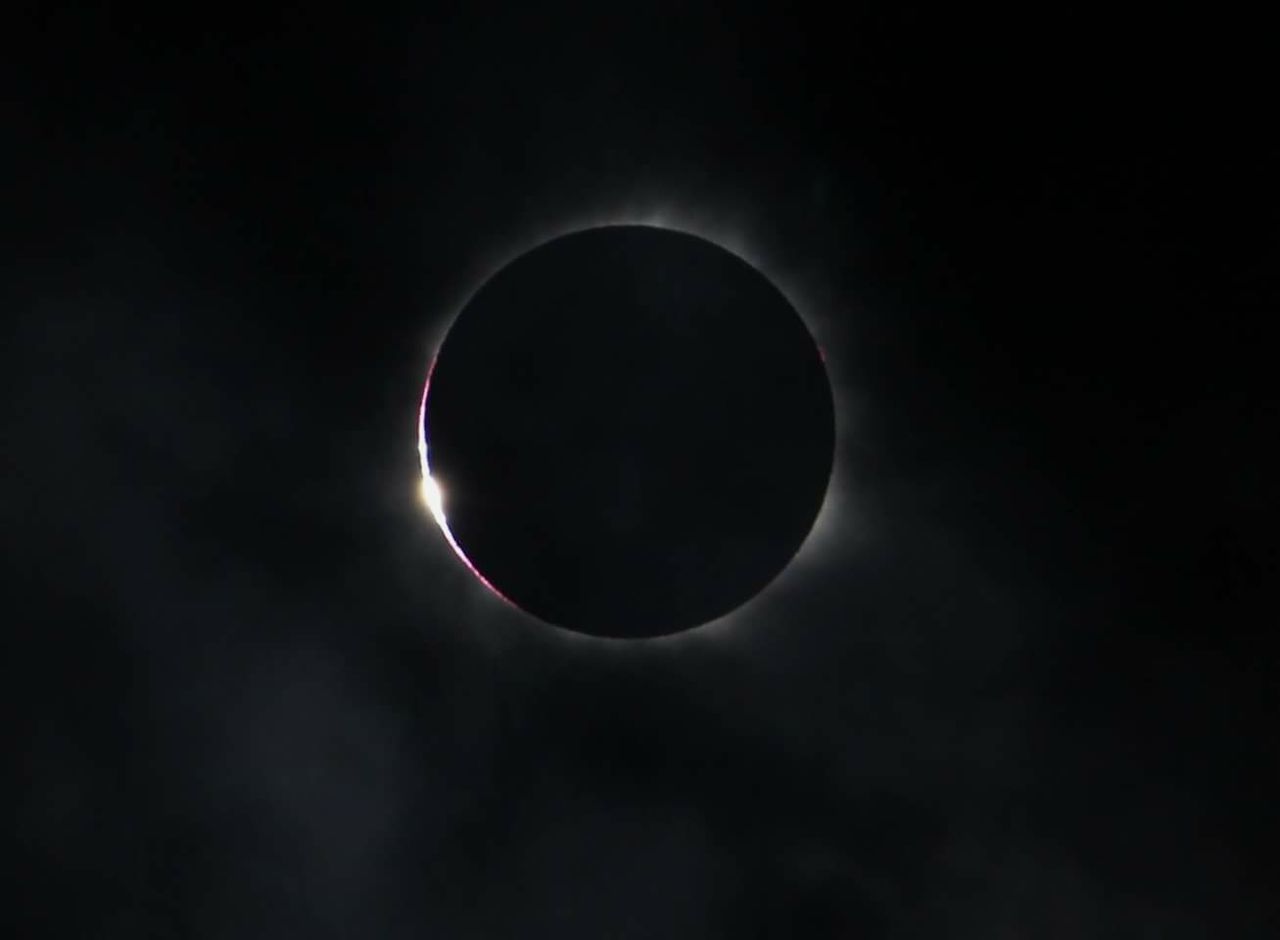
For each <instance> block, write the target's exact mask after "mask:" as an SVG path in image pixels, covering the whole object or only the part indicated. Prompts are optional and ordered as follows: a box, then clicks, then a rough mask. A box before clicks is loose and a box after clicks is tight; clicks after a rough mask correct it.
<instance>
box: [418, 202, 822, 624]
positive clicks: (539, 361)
mask: <svg viewBox="0 0 1280 940" xmlns="http://www.w3.org/2000/svg"><path fill="white" fill-rule="evenodd" d="M419 423H420V438H419V444H420V450H421V455H422V462H423V473H424V479H423V487H424V495H425V496H426V498H427V501H428V503H429V505H430V506H431V509H432V511H433V514H434V515H435V517H436V519H437V521H438V522H439V523H440V526H441V529H442V531H443V533H444V535H445V537H446V538H447V539H448V541H449V543H450V544H451V545H452V547H453V548H454V550H455V551H456V552H457V554H458V555H459V557H460V558H461V559H462V560H463V561H464V562H465V563H466V564H467V566H468V567H469V568H470V569H471V570H472V571H473V572H474V573H475V574H476V575H477V577H478V578H480V580H481V581H482V582H483V583H484V584H485V585H486V586H488V587H489V588H490V589H491V590H493V591H494V592H495V593H497V594H499V595H501V596H502V597H503V598H505V599H506V600H508V601H509V602H510V603H512V604H514V605H515V606H517V607H519V608H520V609H522V610H524V611H526V612H527V613H529V614H531V615H533V616H535V617H537V618H539V619H541V620H544V621H546V622H549V623H552V624H555V625H558V626H561V627H564V628H567V629H569V630H572V631H575V632H579V633H585V634H591V635H596V636H607V637H636V638H639V637H652V636H660V635H664V634H670V633H675V632H679V631H681V630H685V629H688V628H690V627H694V626H697V625H699V624H702V623H706V622H707V621H710V620H713V619H716V618H718V617H722V616H724V615H725V614H728V613H730V612H731V611H733V610H735V609H736V608H738V607H739V606H741V605H742V604H743V603H745V602H746V601H748V600H750V599H751V598H752V597H754V596H755V595H757V594H758V593H759V592H760V591H761V590H762V589H763V588H765V587H766V586H767V585H768V584H769V583H770V582H771V581H772V580H773V579H774V578H775V577H776V576H777V575H778V574H779V573H780V572H781V571H782V570H783V569H784V568H785V567H786V566H787V564H788V562H789V561H791V559H792V558H793V557H794V556H795V554H796V552H797V551H798V550H799V548H800V546H801V544H802V543H803V542H804V540H805V537H806V536H807V535H808V533H809V531H810V529H811V528H812V526H813V524H814V520H815V519H816V517H817V515H818V512H819V510H820V509H821V506H822V502H823V498H824V496H825V494H826V489H827V485H828V482H829V479H830V476H831V469H832V460H833V453H834V445H835V420H834V402H833V397H832V391H831V386H830V383H829V381H828V378H827V374H826V370H825V368H824V364H823V361H822V355H821V352H820V349H819V347H818V345H817V344H816V342H815V341H814V338H813V337H812V336H811V335H810V333H809V331H808V329H807V328H806V326H805V323H804V322H803V320H802V319H801V318H800V316H799V315H798V314H797V312H796V311H795V310H794V309H793V308H792V306H791V304H790V303H789V302H788V300H787V299H786V297H785V296H784V295H783V294H782V293H781V292H780V291H779V290H778V289H777V288H776V287H775V286H774V285H773V284H772V283H771V282H770V281H769V279H768V278H767V277H765V275H764V274H762V273H761V272H760V271H758V270H756V269H755V268H754V267H752V266H751V265H750V264H749V263H747V262H746V261H745V260H743V259H742V258H740V257H738V256H737V255H735V254H733V253H731V252H729V251H727V250H726V249H724V248H721V247H720V246H718V245H716V244H714V243H712V242H710V241H707V240H705V239H703V238H700V237H698V236H695V235H691V234H688V233H684V232H679V231H673V230H670V229H664V228H656V227H650V226H643V225H617V226H605V227H601V228H591V229H586V230H583V231H578V232H574V233H571V234H568V235H563V236H560V237H558V238H555V239H553V240H551V241H549V242H545V243H543V244H541V245H539V246H537V247H535V248H533V249H532V250H530V251H528V252H526V253H525V254H523V255H521V256H519V257H517V258H516V259H515V260H513V261H511V262H510V263H509V264H507V265H506V266H505V267H503V268H501V269H500V270H498V271H497V272H496V273H495V274H494V275H493V276H492V277H490V278H489V279H488V280H487V281H486V282H485V283H484V284H483V285H482V286H481V287H480V289H479V290H478V291H477V292H476V293H475V294H474V295H473V296H472V297H471V299H470V300H469V301H468V302H467V303H466V304H465V306H464V307H463V309H462V310H461V312H460V313H459V314H458V316H457V318H456V319H455V321H454V322H453V324H452V325H451V326H450V328H449V330H448V332H447V333H446V335H445V338H444V341H443V342H442V343H441V345H440V347H439V350H438V351H437V353H436V356H435V358H434V360H433V362H432V366H431V370H430V374H429V376H428V379H427V385H426V389H425V390H424V393H423V399H422V409H421V415H420V422H419Z"/></svg>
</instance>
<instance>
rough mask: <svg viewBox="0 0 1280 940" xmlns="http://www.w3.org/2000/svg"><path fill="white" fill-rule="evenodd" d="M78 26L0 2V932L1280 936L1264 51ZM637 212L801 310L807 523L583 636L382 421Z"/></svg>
mask: <svg viewBox="0 0 1280 940" xmlns="http://www.w3.org/2000/svg"><path fill="white" fill-rule="evenodd" d="M77 6H78V9H77V10H76V11H75V12H70V11H59V10H56V9H50V8H48V5H39V6H37V5H32V6H31V8H29V9H27V10H26V11H23V12H19V13H16V14H14V13H9V14H6V17H7V18H9V20H10V22H8V23H7V24H5V25H4V26H0V37H3V38H0V47H3V48H0V62H2V63H3V65H0V70H3V71H4V73H5V74H3V75H0V78H3V79H4V81H3V86H2V87H3V89H4V90H3V93H0V119H2V120H0V127H2V128H3V132H2V133H3V135H4V139H3V146H2V147H0V170H2V171H3V173H2V175H0V219H2V220H3V221H2V224H0V238H3V248H4V250H3V252H2V253H0V264H3V270H2V271H0V307H2V308H3V311H4V346H3V349H4V353H5V357H6V365H5V368H4V373H3V375H4V382H5V394H4V398H3V407H4V409H5V415H4V417H5V424H4V426H5V438H4V441H5V447H4V457H5V486H4V488H3V490H2V491H0V492H2V493H3V506H4V517H3V519H4V523H3V528H4V534H5V537H6V539H7V545H6V561H7V565H6V568H7V569H8V570H7V575H8V577H7V581H8V582H9V586H8V589H7V593H8V594H9V596H10V598H11V600H10V603H9V607H10V609H11V611H12V612H13V614H12V616H11V617H8V618H6V620H7V621H8V623H7V629H6V636H7V638H8V642H9V648H8V651H7V656H6V662H7V663H8V665H9V670H10V676H9V681H8V686H9V689H10V691H11V695H12V701H11V704H10V714H11V715H12V716H13V729H12V732H11V735H10V740H13V741H15V742H16V750H17V758H18V759H17V761H16V775H17V784H18V786H17V796H16V798H15V799H14V802H13V804H12V805H13V808H14V819H13V824H12V826H11V831H12V833H13V838H12V840H11V845H12V850H13V852H14V853H15V855H16V858H17V861H18V877H17V878H16V879H15V881H14V883H15V885H16V886H17V887H18V888H19V891H20V894H21V898H22V903H20V904H19V905H18V906H17V907H16V908H15V909H14V910H15V911H16V913H17V915H18V916H19V918H20V919H21V920H22V921H23V922H24V923H25V926H24V927H23V928H22V929H21V930H19V931H17V932H16V933H15V934H14V935H15V936H23V937H58V938H62V937H67V938H73V937H74V938H79V937H89V936H93V937H111V938H114V937H122V938H123V937H128V938H139V937H153V936H154V937H196V938H219V940H221V938H228V940H230V938H236V940H246V938H255V937H264V938H265V937H270V938H279V937H315V938H330V937H332V938H354V937H380V938H389V940H399V938H409V937H420V936H436V937H447V938H458V940H462V938H473V937H474V938H503V937H522V938H531V937H556V938H575V937H592V938H599V937H619V938H620V937H668V938H673V940H674V938H685V937H690V938H718V937H726V938H727V937H733V938H750V937H761V938H764V937H769V938H773V937H813V938H826V937H831V938H843V937H893V938H899V937H911V938H914V937H956V938H968V937H973V938H996V937H1021V936H1043V937H1052V938H1056V937H1061V938H1077V937H1080V938H1094V937H1112V936H1115V937H1121V936H1123V937H1134V936H1138V937H1162V938H1163V937H1168V938H1200V937H1205V938H1208V937H1214V938H1217V937H1232V938H1251V937H1264V936H1272V935H1274V931H1275V928H1276V918H1277V910H1276V902H1275V900H1274V892H1272V891H1269V890H1268V889H1269V888H1270V887H1272V886H1273V884H1274V883H1275V881H1276V880H1277V872H1276V870H1275V869H1276V866H1275V853H1274V848H1273V845H1274V842H1273V840H1272V833H1271V830H1272V829H1273V828H1274V822H1275V819H1274V804H1273V797H1272V794H1273V793H1274V792H1276V790H1277V787H1278V786H1280V779H1277V775H1276V773H1275V769H1274V761H1275V733H1274V730H1273V727H1272V726H1273V725H1274V719H1275V716H1276V706H1277V700H1276V692H1275V689H1276V682H1275V664H1276V658H1275V655H1274V650H1275V643H1274V640H1273V639H1272V637H1271V634H1272V631H1273V625H1274V623H1275V622H1276V604H1275V582H1276V578H1275V572H1276V567H1277V555H1276V549H1275V542H1274V532H1275V529H1276V523H1277V521H1280V520H1278V519H1277V515H1278V512H1277V501H1276V494H1275V489H1276V488H1275V484H1274V480H1275V478H1276V475H1277V473H1276V471H1277V467H1276V465H1275V464H1276V462H1275V459H1274V457H1273V456H1271V455H1270V453H1269V451H1270V449H1271V448H1269V447H1268V446H1267V445H1268V444H1270V443H1273V441H1274V437H1275V427H1276V417H1277V416H1276V411H1277V408H1276V402H1277V398H1276V395H1275V392H1274V389H1273V386H1272V383H1271V381H1270V377H1269V376H1267V374H1266V373H1267V372H1268V371H1269V370H1270V369H1271V368H1272V367H1273V359H1274V347H1273V346H1272V345H1269V344H1267V343H1265V342H1264V340H1263V329H1262V325H1263V321H1264V320H1265V319H1266V315H1267V314H1274V312H1275V311H1276V308H1277V290H1276V287H1277V284H1276V277H1275V270H1276V263H1277V252H1276V246H1277V213H1276V208H1277V199H1276V196H1277V194H1276V182H1275V178H1274V176H1275V167H1276V165H1277V163H1278V162H1280V161H1278V157H1280V154H1278V153H1277V151H1276V148H1275V146H1274V144H1270V143H1268V142H1267V135H1266V133H1265V132H1266V130H1268V126H1267V125H1268V124H1271V123H1274V122H1273V121H1272V120H1270V117H1269V112H1268V109H1267V107H1266V105H1267V97H1268V96H1267V95H1266V94H1265V92H1264V91H1263V88H1264V87H1265V86H1264V84H1263V78H1264V75H1265V72H1266V70H1265V69H1264V59H1263V56H1262V55H1261V53H1262V52H1263V51H1264V50H1263V49H1262V48H1261V47H1262V43H1261V40H1262V37H1263V36H1264V35H1265V32H1264V30H1262V28H1261V26H1260V25H1259V24H1256V23H1249V22H1245V21H1241V20H1236V19H1232V18H1231V17H1229V16H1227V15H1226V14H1225V13H1223V14H1221V16H1220V17H1219V18H1218V19H1216V20H1212V21H1203V20H1192V19H1190V18H1188V19H1187V20H1186V21H1183V22H1172V21H1169V20H1167V19H1163V20H1161V19H1144V18H1140V17H1137V16H1135V17H1133V18H1132V20H1130V21H1125V20H1123V19H1122V18H1117V16H1116V14H1115V13H1114V11H1109V12H1108V13H1107V14H1106V15H1102V14H1097V15H1095V14H1094V13H1091V12H1089V11H1085V10H1082V9H1077V10H1076V11H1075V12H1070V11H1066V10H1055V11H1054V12H1053V13H1052V14H1050V13H1048V12H1039V8H1038V7H1037V8H1035V9H1036V10H1037V12H1028V11H1025V10H1024V11H1023V12H1021V13H1007V12H1004V13H1000V14H996V13H994V12H992V13H987V14H975V13H973V12H972V11H968V10H965V11H963V12H962V11H959V10H957V11H956V12H954V13H952V14H951V15H950V16H949V17H946V18H943V19H936V18H933V17H930V16H927V15H925V14H923V13H918V12H916V11H914V10H913V9H911V8H910V7H908V6H907V5H905V4H899V5H892V6H890V5H887V4H886V5H884V7H885V8H884V9H881V8H879V7H876V8H872V7H861V6H859V7H855V8H853V9H851V10H847V11H845V18H844V20H843V21H840V22H837V21H835V20H832V21H823V20H821V19H818V18H814V17H812V16H807V15H802V14H801V13H799V12H795V13H786V12H779V11H772V12H761V11H760V10H761V8H755V9H756V12H747V11H745V10H744V11H736V12H735V11H732V10H728V9H725V10H715V9H701V8H696V7H694V6H693V5H690V4H683V5H677V6H673V7H671V8H662V7H659V6H658V5H653V6H651V7H648V8H646V9H645V10H644V11H642V12H639V13H622V12H618V11H617V10H616V9H615V8H614V7H613V5H606V4H598V5H596V6H597V7H598V9H596V10H595V11H594V12H590V13H586V14H578V15H574V16H558V15H552V14H551V13H549V12H546V11H543V10H538V11H535V10H529V11H527V12H523V13H513V12H507V13H499V12H496V11H486V12H479V11H474V12H473V11H469V10H468V9H466V8H464V7H462V6H457V7H448V8H446V7H430V6H427V5H425V4H424V5H420V6H418V7H415V8H413V9H410V10H408V11H401V12H387V13H385V15H380V16H378V17H376V18H375V17H373V16H372V15H370V13H369V11H362V14H361V15H358V16H348V15H337V14H336V13H335V14H330V13H325V12H321V11H317V10H313V9H302V8H299V9H298V10H297V11H295V12H288V13H285V12H278V13H277V12H272V13H264V12H261V11H259V12H258V13H256V14H254V15H253V16H251V17H245V18H242V19H237V18H235V17H234V16H233V15H232V14H231V13H229V12H227V11H218V10H207V11H203V12H200V13H198V14H197V13H196V12H194V11H193V10H188V9H175V10H174V11H173V12H172V13H170V14H169V15H167V16H161V17H142V16H135V15H132V14H126V13H124V12H120V11H119V10H108V9H107V8H106V7H105V6H103V7H102V8H100V9H97V10H94V9H93V8H92V7H91V6H90V5H88V4H83V5H77ZM15 17H16V19H15ZM637 216H644V217H657V216H661V217H662V218H665V219H667V220H669V221H670V223H671V224H673V225H676V226H677V227H680V226H685V227H688V228H690V229H692V230H694V231H698V232H701V233H704V234H707V235H709V236H711V237H716V238H721V239H724V240H725V241H726V243H728V244H730V246H731V247H734V246H736V248H738V249H741V250H742V251H743V252H744V253H746V254H748V255H750V256H751V258H752V259H753V260H754V261H756V262H757V263H758V264H759V266H760V267H761V268H762V270H764V271H765V272H766V273H768V274H769V275H770V277H773V278H775V279H776V280H777V281H778V283H779V284H780V285H782V286H784V287H785V289H786V290H787V291H788V292H789V294H790V295H791V296H792V297H793V298H795V299H796V301H797V304H798V306H799V307H800V309H801V312H802V313H803V314H804V315H805V316H806V317H807V318H808V319H809V320H810V322H811V323H812V324H813V325H814V329H815V331H816V332H817V333H818V334H819V338H820V340H821V341H822V342H823V344H824V346H825V348H826V349H827V350H828V365H829V368H830V370H831V373H832V378H833V382H834V385H835V387H836V394H837V409H838V411H839V415H840V439H839V445H838V455H837V461H838V472H837V482H836V486H835V491H834V493H833V499H834V501H835V505H837V507H838V510H839V511H838V512H836V513H835V514H834V520H835V521H834V523H833V524H832V525H830V526H827V527H825V528H824V529H823V531H822V532H821V533H819V535H818V536H817V537H815V539H814V540H813V542H812V544H811V545H810V546H808V547H807V548H806V549H805V551H804V552H802V555H801V557H800V559H799V560H798V561H797V564H796V565H795V567H794V568H793V570H792V571H790V572H788V574H787V575H786V576H785V577H784V578H783V579H782V580H781V581H780V582H779V583H778V585H776V590H772V589H771V592H770V593H769V594H768V595H767V596H766V597H765V598H762V599H761V602H760V603H759V604H756V605H753V606H752V607H751V608H749V609H747V610H744V611H743V612H742V613H741V615H740V616H736V617H731V618H730V619H729V620H728V621H726V622H725V623H723V624H719V625H716V626H715V627H712V628H709V629H706V630H703V631H698V632H695V633H693V634H690V635H687V636H685V637H683V638H680V639H677V640H673V641H662V642H657V643H649V644H638V645H637V644H625V643H623V644H617V643H613V644H609V643H601V642H597V641H589V640H578V641H574V640H572V639H571V638H569V637H568V636H566V635H565V634H562V633H559V632H556V631H553V630H548V629H547V628H545V627H543V626H541V625H539V624H537V623H535V622H533V621H530V620H528V619H525V618H522V617H520V616H519V615H517V614H516V613H514V612H513V611H510V610H508V609H506V608H504V607H503V606H502V605H501V604H500V603H498V602H496V601H494V600H493V599H492V598H490V597H488V596H486V595H485V593H484V592H483V590H482V589H480V588H479V587H478V585H476V583H475V582H474V581H473V580H472V579H471V578H470V576H469V575H468V574H467V573H466V572H465V571H464V570H462V569H461V566H460V565H458V564H457V562H456V560H455V559H454V558H453V557H452V555H451V554H450V552H449V550H448V547H447V546H446V545H445V544H444V542H443V540H442V539H441V537H440V536H439V533H438V532H437V531H435V530H434V529H433V527H432V525H431V523H430V521H429V519H428V517H427V516H426V514H425V512H424V511H423V510H422V507H421V505H420V504H419V502H418V491H417V454H416V452H415V443H416V442H415V435H416V428H415V421H416V409H417V405H418V395H419V392H420V388H421V381H422V378H423V375H424V371H425V368H426V365H427V361H428V358H429V355H430V352H431V350H432V347H433V344H434V343H435V342H436V341H437V340H438V339H439V337H440V335H441V333H442V330H443V329H444V327H445V325H447V323H448V321H449V317H450V316H451V314H452V313H453V312H454V311H455V310H456V309H457V305H458V304H459V302H460V301H461V300H462V299H463V298H465V296H466V295H467V294H468V292H469V291H471V290H473V289H474V288H475V287H476V286H477V284H478V282H479V280H480V279H481V278H483V277H484V276H485V275H486V274H488V273H489V272H490V271H491V270H492V269H493V267H494V265H495V264H497V263H498V262H499V261H500V260H501V259H503V258H505V257H509V256H510V255H511V253H512V252H514V251H516V250H519V249H520V248H522V247H527V246H528V245H530V244H532V243H533V242H535V241H537V240H540V239H542V238H546V237H549V236H551V235H553V234H556V233H558V232H560V231H563V230H565V229H567V228H572V227H574V226H575V225H578V224H581V223H582V222H584V221H607V220H634V219H635V218H636V217H637Z"/></svg>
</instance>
